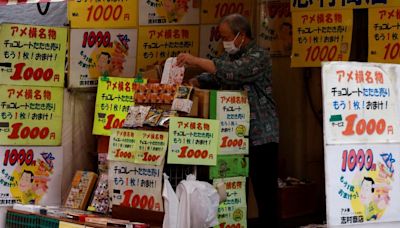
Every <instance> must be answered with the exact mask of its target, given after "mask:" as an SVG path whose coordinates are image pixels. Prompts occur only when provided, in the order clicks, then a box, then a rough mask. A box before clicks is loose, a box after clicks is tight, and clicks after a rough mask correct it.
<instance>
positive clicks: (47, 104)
mask: <svg viewBox="0 0 400 228" xmlns="http://www.w3.org/2000/svg"><path fill="white" fill-rule="evenodd" d="M63 95H64V90H63V88H61V87H43V86H16V85H0V101H1V104H0V145H36V146H38V145H40V146H57V145H60V144H61V130H62V114H63V112H62V111H63Z"/></svg>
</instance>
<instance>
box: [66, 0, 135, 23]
mask: <svg viewBox="0 0 400 228" xmlns="http://www.w3.org/2000/svg"><path fill="white" fill-rule="evenodd" d="M137 5H138V0H124V1H105V0H101V1H81V0H71V1H68V18H69V20H70V21H71V28H130V27H135V26H137V12H138V10H137Z"/></svg>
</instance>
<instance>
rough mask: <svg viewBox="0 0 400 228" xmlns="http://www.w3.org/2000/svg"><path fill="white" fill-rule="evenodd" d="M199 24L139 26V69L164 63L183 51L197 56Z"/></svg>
mask: <svg viewBox="0 0 400 228" xmlns="http://www.w3.org/2000/svg"><path fill="white" fill-rule="evenodd" d="M198 51H199V26H173V27H166V26H147V27H140V28H139V41H138V59H137V61H138V63H137V65H138V66H137V68H138V70H142V71H144V70H145V69H147V67H149V66H154V65H157V64H162V63H163V62H165V60H166V59H167V58H168V57H176V56H177V55H178V54H179V53H181V52H188V53H190V54H192V55H195V56H197V55H198Z"/></svg>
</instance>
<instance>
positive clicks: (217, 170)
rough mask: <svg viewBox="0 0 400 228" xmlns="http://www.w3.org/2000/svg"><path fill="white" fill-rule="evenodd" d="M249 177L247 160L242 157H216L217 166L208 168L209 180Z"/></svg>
mask: <svg viewBox="0 0 400 228" xmlns="http://www.w3.org/2000/svg"><path fill="white" fill-rule="evenodd" d="M238 176H242V177H247V176H249V158H248V157H244V156H243V155H218V157H217V165H216V166H211V167H210V179H215V178H226V177H238Z"/></svg>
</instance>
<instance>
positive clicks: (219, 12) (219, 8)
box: [201, 0, 252, 24]
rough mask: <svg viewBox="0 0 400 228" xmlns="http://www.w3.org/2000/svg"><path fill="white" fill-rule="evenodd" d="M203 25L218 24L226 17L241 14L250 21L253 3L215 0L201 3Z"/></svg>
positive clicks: (244, 0)
mask: <svg viewBox="0 0 400 228" xmlns="http://www.w3.org/2000/svg"><path fill="white" fill-rule="evenodd" d="M201 4H202V5H201V7H202V11H201V23H202V24H218V23H219V21H220V20H221V18H223V17H225V16H226V15H229V14H233V13H239V14H241V15H243V16H245V17H247V18H248V19H250V14H251V4H252V2H251V1H246V0H214V1H201Z"/></svg>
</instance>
